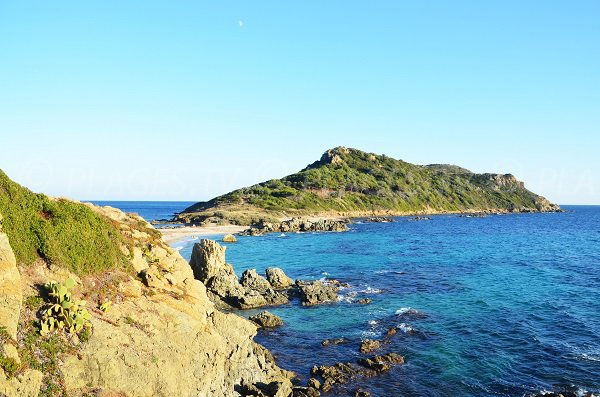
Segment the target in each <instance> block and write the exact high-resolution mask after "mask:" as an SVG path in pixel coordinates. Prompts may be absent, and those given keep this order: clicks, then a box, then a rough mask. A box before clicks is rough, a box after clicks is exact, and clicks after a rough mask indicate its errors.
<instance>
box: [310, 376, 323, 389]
mask: <svg viewBox="0 0 600 397" xmlns="http://www.w3.org/2000/svg"><path fill="white" fill-rule="evenodd" d="M308 387H312V388H313V389H320V388H321V382H319V381H318V380H317V379H315V378H310V379H309V380H308Z"/></svg>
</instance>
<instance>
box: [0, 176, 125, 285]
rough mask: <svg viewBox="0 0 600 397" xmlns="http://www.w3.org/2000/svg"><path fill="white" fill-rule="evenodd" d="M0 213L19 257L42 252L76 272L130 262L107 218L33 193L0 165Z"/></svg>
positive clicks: (22, 260) (31, 257)
mask: <svg viewBox="0 0 600 397" xmlns="http://www.w3.org/2000/svg"><path fill="white" fill-rule="evenodd" d="M0 214H1V216H2V220H1V222H2V229H3V231H4V232H5V233H6V234H7V235H8V237H9V239H10V244H11V247H12V248H13V251H14V253H15V256H16V258H17V261H18V262H19V263H24V264H31V263H33V262H34V261H36V260H37V259H38V258H42V259H44V260H45V261H47V262H48V263H51V264H57V265H61V266H64V267H66V268H67V269H69V270H70V271H72V272H73V273H75V274H77V275H80V276H81V275H86V274H91V273H95V272H98V271H103V270H107V269H114V268H127V267H128V266H129V263H128V261H127V258H126V257H125V255H124V254H123V253H122V252H121V250H120V248H119V247H120V245H122V244H125V243H126V242H125V241H124V238H123V237H122V235H121V233H120V232H119V230H118V229H117V227H116V225H114V224H113V223H112V222H111V221H110V220H109V219H107V218H105V217H103V216H102V215H99V214H97V213H95V212H94V211H93V210H91V209H90V208H89V207H87V206H86V205H83V204H80V203H76V202H72V201H69V200H64V199H51V198H49V197H47V196H45V195H43V194H35V193H33V192H31V191H30V190H29V189H26V188H24V187H22V186H20V185H18V184H17V183H15V182H13V181H11V180H10V179H9V178H8V177H7V176H6V174H4V173H3V172H2V171H0Z"/></svg>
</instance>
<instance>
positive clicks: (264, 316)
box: [250, 310, 283, 328]
mask: <svg viewBox="0 0 600 397" xmlns="http://www.w3.org/2000/svg"><path fill="white" fill-rule="evenodd" d="M250 321H252V322H254V323H256V324H257V325H258V326H259V327H261V328H275V327H279V326H281V325H283V320H282V319H281V317H279V316H276V315H275V314H273V313H270V312H268V311H266V310H265V311H263V312H260V313H258V314H257V315H255V316H252V317H250Z"/></svg>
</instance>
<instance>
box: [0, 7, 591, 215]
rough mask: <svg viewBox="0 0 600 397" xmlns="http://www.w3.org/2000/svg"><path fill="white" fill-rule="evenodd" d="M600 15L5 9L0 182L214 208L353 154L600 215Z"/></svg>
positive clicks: (535, 10) (0, 25)
mask: <svg viewBox="0 0 600 397" xmlns="http://www.w3.org/2000/svg"><path fill="white" fill-rule="evenodd" d="M598 21H600V2H599V1H577V0H574V1H548V0H546V1H493V2H492V1H479V0H472V1H427V2H417V1H399V0H398V1H392V0H389V1H349V0H344V1H323V0H318V1H309V0H302V1H294V2H290V1H285V2H284V1H205V2H202V1H148V0H143V1H129V0H128V1H107V0H103V1H94V2H92V1H72V2H69V1H46V0H44V1H1V2H0V56H1V62H0V153H1V154H0V168H1V169H3V170H4V171H5V172H7V173H8V174H9V175H10V176H11V177H12V178H13V179H15V180H17V181H18V182H20V183H22V184H24V185H26V186H28V187H30V188H31V189H33V190H35V191H43V192H46V193H48V194H51V195H57V196H69V197H73V198H78V199H133V200H135V199H147V200H152V199H156V200H200V199H208V198H211V197H212V196H215V195H217V194H220V193H224V192H227V191H229V190H232V189H234V188H238V187H241V186H245V185H250V184H253V183H256V182H260V181H263V180H266V179H271V178H275V177H281V176H284V175H286V174H289V173H292V172H294V171H297V170H299V169H301V168H302V167H304V166H305V165H306V164H308V163H310V162H312V161H314V160H316V159H317V158H318V157H319V156H320V155H321V153H322V152H324V151H325V150H326V149H327V148H330V147H334V146H338V145H344V146H349V147H356V148H360V149H363V150H366V151H371V152H376V153H385V154H387V155H389V156H392V157H395V158H401V159H404V160H406V161H410V162H413V163H418V164H427V163H454V164H458V165H461V166H463V167H466V168H469V169H471V170H473V171H478V172H485V171H489V172H502V173H506V172H511V173H513V174H515V175H516V176H517V177H518V178H519V179H521V180H524V181H525V184H526V186H527V187H528V188H530V189H532V190H533V191H535V192H538V193H541V194H543V195H545V196H547V197H548V198H550V199H551V200H553V201H555V202H559V203H563V204H565V203H567V204H568V203H595V204H600V155H599V153H598V152H599V149H600V24H599V22H598Z"/></svg>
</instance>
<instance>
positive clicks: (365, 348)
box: [359, 339, 381, 354]
mask: <svg viewBox="0 0 600 397" xmlns="http://www.w3.org/2000/svg"><path fill="white" fill-rule="evenodd" d="M380 347H381V342H380V341H378V340H372V339H365V340H364V341H362V342H361V344H360V349H359V351H360V352H361V353H363V354H366V353H371V352H373V351H375V350H377V349H379V348H380Z"/></svg>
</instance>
